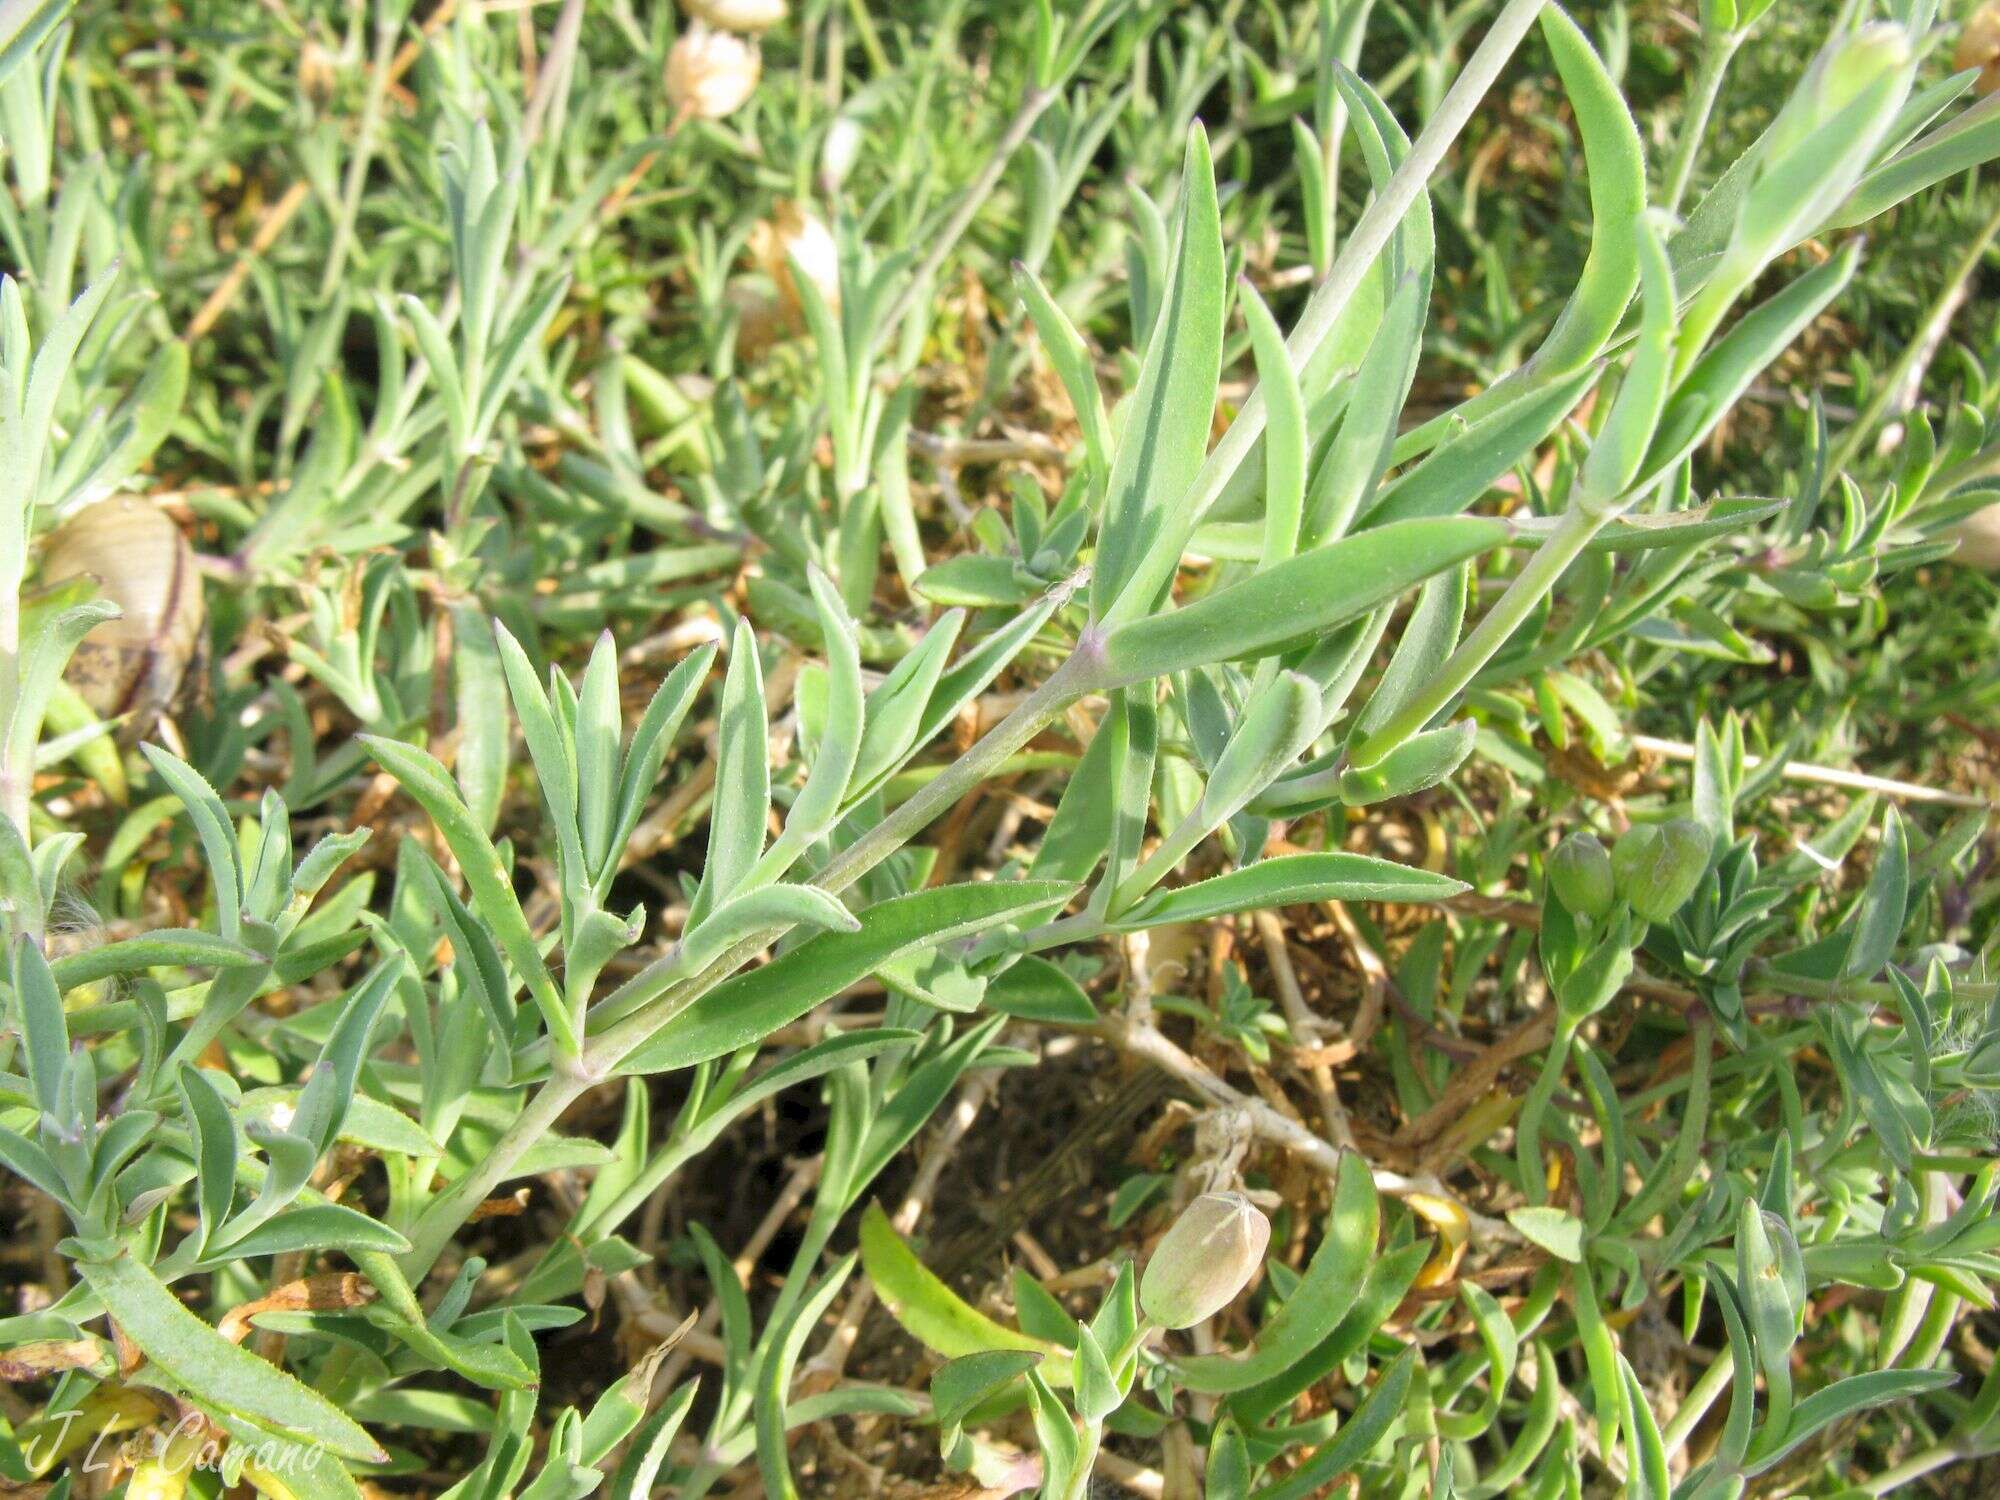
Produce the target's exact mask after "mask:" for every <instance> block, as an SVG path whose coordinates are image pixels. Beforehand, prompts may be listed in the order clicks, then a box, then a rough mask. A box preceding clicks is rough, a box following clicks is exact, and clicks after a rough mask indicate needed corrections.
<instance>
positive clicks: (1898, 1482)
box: [1724, 1355, 1967, 1495]
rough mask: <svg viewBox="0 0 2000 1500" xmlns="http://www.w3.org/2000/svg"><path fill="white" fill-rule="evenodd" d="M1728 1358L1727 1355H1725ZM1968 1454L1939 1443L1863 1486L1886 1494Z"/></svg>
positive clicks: (1864, 1488)
mask: <svg viewBox="0 0 2000 1500" xmlns="http://www.w3.org/2000/svg"><path fill="white" fill-rule="evenodd" d="M1724 1357H1725V1358H1727V1356H1726V1355H1725V1356H1724ZM1966 1456H1967V1455H1966V1454H1963V1453H1961V1452H1959V1450H1958V1449H1957V1447H1956V1446H1954V1445H1953V1444H1951V1443H1939V1444H1938V1445H1937V1446H1936V1447H1934V1448H1926V1449H1924V1450H1923V1451H1922V1452H1921V1453H1912V1454H1911V1455H1910V1456H1909V1457H1908V1458H1906V1459H1904V1460H1903V1461H1902V1462H1901V1463H1899V1464H1894V1465H1892V1466H1891V1467H1889V1468H1887V1469H1884V1470H1883V1471H1882V1472H1881V1473H1880V1474H1877V1475H1876V1476H1875V1477H1874V1478H1873V1479H1871V1480H1869V1481H1868V1482H1867V1483H1866V1484H1864V1485H1863V1486H1862V1487H1861V1488H1862V1490H1863V1491H1864V1492H1865V1493H1867V1494H1870V1495H1886V1494H1888V1493H1889V1491H1891V1490H1894V1489H1900V1488H1902V1486H1904V1485H1906V1484H1908V1483H1909V1482H1910V1481H1911V1480H1913V1479H1921V1478H1923V1477H1924V1475H1926V1474H1930V1473H1933V1472H1935V1471H1936V1470H1938V1469H1942V1468H1943V1467H1944V1466H1945V1465H1946V1464H1955V1463H1957V1462H1958V1461H1959V1460H1960V1459H1961V1458H1964V1457H1966Z"/></svg>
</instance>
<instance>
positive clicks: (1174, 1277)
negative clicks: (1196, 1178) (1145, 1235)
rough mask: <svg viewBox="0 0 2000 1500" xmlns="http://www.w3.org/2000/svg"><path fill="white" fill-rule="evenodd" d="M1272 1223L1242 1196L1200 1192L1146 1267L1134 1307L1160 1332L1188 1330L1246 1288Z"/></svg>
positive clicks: (1259, 1259)
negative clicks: (1162, 1330) (1139, 1309)
mask: <svg viewBox="0 0 2000 1500" xmlns="http://www.w3.org/2000/svg"><path fill="white" fill-rule="evenodd" d="M1270 1243H1271V1221H1270V1220H1269V1219H1267V1218H1265V1217H1264V1215H1263V1214H1262V1213H1261V1212H1260V1211H1259V1210H1258V1208H1257V1206H1256V1205H1255V1204H1254V1203H1252V1202H1251V1201H1250V1200H1249V1199H1248V1198H1246V1197H1244V1196H1243V1195H1242V1194H1241V1193H1203V1194H1202V1195H1201V1196H1200V1197H1199V1198H1197V1199H1195V1200H1194V1202H1192V1203H1190V1204H1189V1205H1188V1206H1187V1207H1186V1208H1185V1209H1183V1210H1182V1211H1181V1216H1180V1217H1179V1218H1178V1219H1176V1220H1174V1224H1173V1227H1172V1228H1171V1229H1169V1230H1168V1231H1167V1232H1166V1235H1165V1237H1164V1238H1163V1239H1161V1241H1160V1243H1159V1245H1158V1246H1157V1247H1155V1249H1154V1250H1153V1258H1152V1259H1151V1260H1149V1261H1147V1262H1146V1274H1145V1275H1144V1276H1142V1277H1141V1278H1140V1279H1139V1305H1140V1306H1141V1307H1142V1308H1144V1309H1145V1311H1146V1316H1147V1317H1149V1318H1151V1319H1152V1320H1153V1321H1154V1322H1155V1323H1158V1324H1159V1325H1160V1326H1161V1327H1163V1328H1191V1327H1193V1326H1194V1325H1195V1324H1196V1323H1199V1322H1200V1321H1201V1320H1202V1319H1203V1318H1206V1317H1210V1316H1212V1315H1213V1314H1215V1313H1217V1312H1219V1311H1220V1310H1221V1309H1223V1308H1224V1307H1227V1306H1228V1305H1229V1304H1230V1303H1231V1302H1233V1301H1234V1300H1235V1298H1236V1294H1237V1293H1238V1292H1240V1291H1242V1290H1243V1288H1244V1287H1246V1286H1248V1285H1249V1284H1250V1278H1251V1277H1252V1276H1255V1275H1256V1274H1257V1268H1258V1267H1259V1266H1261V1265H1262V1264H1263V1263H1264V1249H1265V1247H1266V1246H1267V1245H1269V1244H1270Z"/></svg>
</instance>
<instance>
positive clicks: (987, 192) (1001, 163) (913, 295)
mask: <svg viewBox="0 0 2000 1500" xmlns="http://www.w3.org/2000/svg"><path fill="white" fill-rule="evenodd" d="M1517 3H1518V0H1517ZM1535 3H1536V4H1537V5H1539V4H1540V3H1541V0H1535ZM858 8H859V7H857V9H858ZM1055 101H1056V92H1055V90H1054V89H1045V88H1036V87H1033V86H1030V87H1029V89H1028V91H1027V92H1026V93H1024V94H1023V95H1022V96H1021V105H1020V108H1018V109H1017V110H1015V111H1014V118H1013V119H1011V120H1009V121H1008V122H1007V129H1006V130H1005V132H1003V133H1002V135H1001V137H1000V139H999V140H998V141H997V142H996V143H995V144H994V147H993V153H992V155H990V156H988V157H987V159H986V166H985V168H984V169H983V170H982V171H981V172H980V174H979V176H978V177H977V178H975V179H974V180H973V183H972V186H971V187H969V188H967V189H966V190H965V196H964V197H962V198H960V199H959V202H958V207H957V208H956V209H955V210H953V212H952V216H951V218H950V219H949V220H947V221H946V222H945V226H944V228H943V229H941V230H940V231H938V234H937V236H936V238H934V239H933V240H932V241H931V247H930V249H929V250H928V251H926V252H925V254H924V258H923V262H922V263H921V264H920V265H919V266H918V267H917V269H916V271H915V272H914V273H913V274H912V275H911V276H910V277H909V278H908V279H907V280H905V281H904V283H903V289H902V290H901V291H900V292H898V293H897V294H896V300H895V301H894V302H891V303H890V304H889V310H888V312H886V313H884V314H883V315H882V319H881V321H880V322H878V323H877V324H876V325H875V336H876V338H877V339H881V338H884V337H886V336H887V335H888V332H889V330H890V329H892V328H894V327H896V325H897V324H899V323H901V322H902V321H903V318H904V316H905V315H906V314H907V313H908V312H909V311H910V308H911V307H912V306H913V305H914V304H915V303H916V300H917V298H918V296H920V295H921V294H922V292H923V289H924V288H925V287H927V286H929V285H930V283H931V278H932V277H934V276H936V275H937V272H938V267H940V266H942V265H943V264H944V262H945V257H946V256H948V255H950V254H951V252H952V248H953V247H954V246H955V245H957V244H958V242H959V240H960V239H961V238H963V237H964V235H965V231H966V230H967V229H969V228H971V227H972V220H973V217H974V216H975V215H976V214H978V212H979V210H980V207H981V206H982V205H983V204H984V203H985V202H986V200H987V199H988V198H990V197H992V196H993V190H994V189H995V188H996V187H998V186H999V185H1000V179H1001V177H1003V176H1004V175H1005V174H1006V171H1007V165H1008V163H1010V162H1011V161H1013V159H1014V153H1015V152H1016V151H1018V150H1020V149H1021V144H1022V142H1024V141H1026V140H1027V138H1028V132H1029V131H1031V130H1033V129H1034V128H1035V122H1036V121H1037V120H1039V119H1041V117H1042V113H1043V111H1045V110H1046V109H1047V108H1048V107H1049V106H1050V105H1051V104H1053V103H1055Z"/></svg>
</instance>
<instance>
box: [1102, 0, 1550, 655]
mask: <svg viewBox="0 0 2000 1500" xmlns="http://www.w3.org/2000/svg"><path fill="white" fill-rule="evenodd" d="M1543 3H1544V0H1507V4H1506V6H1505V7H1504V8H1503V9H1502V10H1501V12H1500V14H1499V15H1498V16H1496V17H1494V20H1493V25H1492V26H1491V27H1490V28H1488V30H1487V32H1486V35H1485V36H1484V37H1483V38H1482V39H1481V40H1480V43H1479V46H1478V47H1477V49H1475V50H1474V52H1473V54H1472V56H1471V57H1469V58H1467V59H1466V63H1465V67H1464V68H1463V69H1461V70H1460V72H1459V75H1458V77H1457V79H1456V80H1455V81H1454V82H1453V83H1452V86H1451V88H1450V89H1449V90H1448V91H1447V92H1446V94H1445V96H1444V98H1443V99H1442V100H1440V101H1439V103H1438V108H1437V112H1436V113H1435V114H1433V115H1432V116H1431V119H1430V123H1429V124H1428V125H1426V126H1425V127H1424V129H1423V132H1422V134H1420V135H1419V136H1418V137H1417V139H1416V143H1415V144H1414V145H1413V146H1411V148H1410V153H1409V155H1408V156H1406V157H1404V158H1403V164H1402V165H1401V166H1399V167H1398V168H1396V170H1395V173H1394V174H1393V175H1392V176H1391V177H1390V178H1389V181H1388V182H1387V183H1386V184H1385V185H1384V186H1383V188H1382V191H1381V192H1380V193H1378V194H1377V195H1376V197H1375V199H1374V201H1373V202H1372V203H1370V204H1369V205H1368V208H1367V210H1366V211H1365V212H1364V213H1363V214H1362V215H1361V217H1360V219H1358V220H1357V221H1356V222H1355V225H1354V229H1353V231H1352V232H1351V233H1350V234H1349V235H1348V237H1347V243H1346V244H1345V245H1343V246H1342V247H1341V251H1340V254H1339V255H1338V256H1336V257H1335V259H1334V262H1333V269H1332V270H1331V271H1330V272H1328V273H1327V276H1326V279H1325V280H1324V281H1322V282H1321V283H1320V284H1319V286H1318V287H1316V288H1315V289H1314V291H1313V294H1312V298H1311V300H1310V301H1308V302H1307V303H1306V307H1305V311H1304V312H1303V313H1301V314H1300V315H1299V321H1298V325H1297V326H1296V327H1295V328H1293V330H1292V335H1291V337H1290V338H1288V339H1287V340H1286V341H1285V349H1286V351H1287V353H1289V354H1290V355H1291V358H1292V363H1293V364H1294V365H1296V366H1298V367H1300V368H1303V367H1304V366H1305V364H1306V363H1307V361H1309V360H1310V359H1311V358H1312V357H1313V355H1314V354H1315V353H1316V352H1317V351H1318V349H1319V347H1320V345H1321V344H1323V343H1325V342H1326V341H1327V339H1328V338H1329V337H1330V336H1331V335H1332V333H1333V330H1334V328H1335V326H1336V325H1337V324H1338V323H1339V322H1340V318H1341V314H1343V313H1344V312H1346V310H1347V304H1348V302H1349V301H1350V300H1352V298H1353V296H1354V294H1355V292H1356V291H1357V290H1359V288H1360V286H1361V283H1362V280H1363V279H1364V278H1365V277H1366V276H1367V274H1368V272H1369V270H1370V269H1371V268H1372V267H1373V266H1374V264H1375V261H1376V259H1377V258H1378V257H1379V256H1380V255H1381V254H1382V252H1383V250H1384V249H1386V248H1387V246H1388V244H1389V240H1390V237H1391V236H1392V235H1393V234H1394V233H1395V232H1396V228H1397V226H1398V225H1399V224H1401V223H1402V222H1403V215H1404V214H1406V213H1408V212H1409V209H1410V206H1411V205H1412V204H1413V203H1415V202H1416V201H1417V196H1418V194H1420V193H1421V192H1422V191H1423V189H1424V184H1425V183H1427V182H1428V181H1429V180H1430V177H1431V174H1432V173H1433V172H1435V171H1436V170H1437V169H1438V167H1439V166H1440V165H1441V164H1442V163H1443V161H1444V158H1445V153H1446V152H1447V151H1449V150H1450V149H1451V145H1452V142H1453V141H1455V140H1457V139H1458V135H1459V132H1460V131H1462V130H1464V129H1465V126H1466V122H1467V121H1469V120H1470V119H1471V118H1472V112H1473V111H1474V110H1475V109H1476V108H1478V106H1479V101H1480V100H1481V99H1482V98H1484V97H1485V95H1486V91H1487V89H1488V88H1490V87H1492V84H1493V81H1494V79H1496V78H1498V77H1499V76H1500V71H1501V69H1503V68H1505V67H1506V66H1507V61H1508V59H1509V58H1511V57H1512V56H1513V55H1514V50H1515V48H1517V47H1519V46H1520V44H1521V39H1522V38H1523V37H1525V36H1526V35H1527V34H1528V28H1529V27H1530V26H1532V25H1534V24H1535V17H1536V16H1538V15H1540V14H1541V10H1542V5H1543ZM1265 420H1266V414H1265V411H1264V393H1263V391H1262V389H1261V388H1260V389H1257V390H1253V391H1252V392H1251V393H1250V398H1249V400H1247V401H1245V402H1244V403H1243V406H1242V408H1241V409H1240V410H1239V411H1238V412H1237V414H1236V418H1235V420H1234V421H1232V422H1231V423H1230V424H1229V430H1228V431H1227V432H1225V433H1223V435H1222V441H1221V442H1219V443H1217V444H1216V445H1215V447H1214V448H1213V449H1212V450H1210V452H1209V455H1208V460H1207V462H1206V463H1204V464H1203V465H1202V468H1201V473H1200V474H1199V475H1197V476H1196V478H1195V483H1194V488H1193V491H1192V493H1191V494H1189V496H1188V497H1187V499H1186V501H1184V502H1183V503H1182V505H1181V507H1180V513H1179V515H1178V516H1177V518H1176V519H1175V521H1174V523H1173V525H1174V529H1172V530H1169V531H1166V532H1163V533H1162V538H1161V541H1162V542H1163V543H1164V545H1162V544H1161V543H1156V544H1155V545H1154V548H1153V550H1152V551H1151V552H1149V553H1147V555H1146V556H1145V558H1144V559H1142V561H1141V562H1140V565H1139V569H1138V571H1137V572H1136V573H1135V574H1134V575H1133V578H1132V580H1131V582H1130V583H1129V584H1128V585H1127V586H1126V588H1125V591H1124V592H1123V594H1121V595H1120V597H1119V601H1118V602H1119V605H1120V606H1122V608H1114V610H1113V613H1112V616H1111V617H1110V618H1109V619H1108V620H1107V622H1106V623H1107V624H1109V623H1122V621H1123V620H1124V619H1125V618H1127V617H1129V616H1130V615H1131V614H1133V613H1135V612H1138V611H1143V610H1146V609H1150V608H1151V607H1152V603H1153V601H1154V600H1155V599H1157V598H1158V597H1159V595H1160V593H1161V591H1162V590H1164V589H1165V587H1166V585H1167V582H1168V580H1169V579H1171V578H1172V577H1173V573H1174V570H1175V569H1176V568H1177V567H1178V566H1179V565H1180V557H1181V553H1182V551H1183V550H1185V548H1186V546H1187V540H1188V538H1189V537H1191V536H1192V535H1193V534H1194V529H1195V527H1196V526H1197V525H1198V524H1200V522H1201V520H1202V518H1203V517H1204V516H1205V515H1206V514H1207V512H1208V509H1209V507H1210V506H1211V505H1213V504H1214V503H1215V502H1216V500H1217V499H1218V498H1220V496H1221V495H1222V493H1223V491H1224V490H1225V489H1227V488H1228V486H1229V483H1230V481H1231V480H1232V479H1234V478H1235V475H1236V471H1237V470H1238V469H1240V468H1241V467H1243V464H1244V462H1245V461H1246V460H1247V459H1248V458H1249V457H1250V454H1251V450H1252V449H1253V448H1254V447H1255V445H1256V442H1257V439H1258V438H1259V437H1261V436H1262V435H1263V432H1264V423H1265Z"/></svg>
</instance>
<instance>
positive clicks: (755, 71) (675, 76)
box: [667, 21, 763, 120]
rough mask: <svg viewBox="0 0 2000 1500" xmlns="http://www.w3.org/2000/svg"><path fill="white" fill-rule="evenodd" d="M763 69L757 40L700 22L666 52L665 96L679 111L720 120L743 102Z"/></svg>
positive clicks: (701, 117)
mask: <svg viewBox="0 0 2000 1500" xmlns="http://www.w3.org/2000/svg"><path fill="white" fill-rule="evenodd" d="M762 71H763V59H762V58H761V57H760V56H759V54H758V51H757V44H756V43H755V42H746V41H744V40H743V38H742V37H740V36H737V35H735V34H734V33H733V32H728V31H712V30H710V29H709V27H708V26H707V25H706V24H704V23H703V22H701V21H696V22H695V23H694V24H693V25H691V26H690V27H688V29H687V30H686V31H684V32H682V33H681V34H680V37H679V38H678V39H677V40H676V41H675V42H674V45H673V49H672V50H671V51H669V52H668V53H667V98H668V99H669V100H671V101H672V103H673V106H674V109H675V111H676V112H677V113H679V114H681V115H684V116H688V117H691V118H694V119H700V120H720V119H721V118H722V117H723V116H725V115H731V114H734V113H735V112H736V111H737V110H739V109H741V108H742V107H743V104H744V101H746V100H747V99H749V97H750V95H751V94H752V93H754V92H755V91H756V88H757V78H758V75H759V74H760V73H761V72H762Z"/></svg>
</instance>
